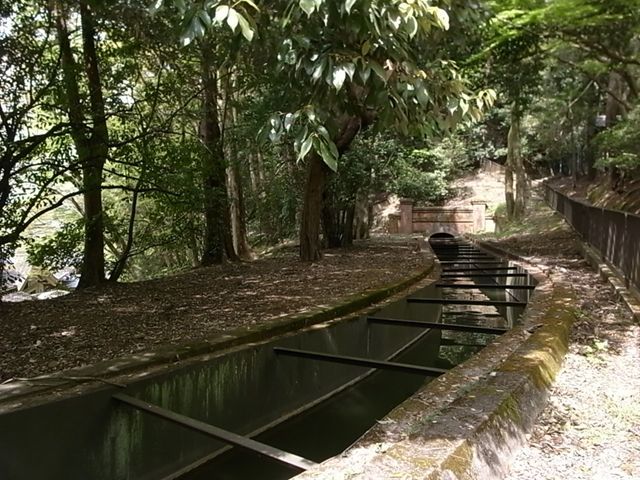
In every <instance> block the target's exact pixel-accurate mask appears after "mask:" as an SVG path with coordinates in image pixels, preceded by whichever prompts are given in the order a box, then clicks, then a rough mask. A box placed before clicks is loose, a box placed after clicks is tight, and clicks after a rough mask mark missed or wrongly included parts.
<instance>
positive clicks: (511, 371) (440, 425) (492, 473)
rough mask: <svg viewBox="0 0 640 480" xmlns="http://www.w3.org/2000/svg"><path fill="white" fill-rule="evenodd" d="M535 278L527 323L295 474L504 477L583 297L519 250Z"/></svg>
mask: <svg viewBox="0 0 640 480" xmlns="http://www.w3.org/2000/svg"><path fill="white" fill-rule="evenodd" d="M472 242H473V243H475V245H476V246H478V247H479V248H481V249H484V250H486V251H489V252H492V253H495V254H497V255H500V256H503V257H506V258H509V259H511V260H514V261H517V262H519V263H521V264H522V266H523V267H525V268H526V269H527V270H528V272H529V273H531V274H532V275H533V276H534V278H535V279H536V280H537V281H538V285H537V286H536V289H535V290H534V293H533V296H532V298H531V299H530V301H529V305H528V307H527V309H526V310H525V312H524V314H523V316H522V325H521V326H518V327H514V328H513V329H512V330H510V331H509V332H507V333H505V334H503V335H501V336H500V337H499V338H498V339H496V341H494V342H493V343H492V344H490V345H489V346H487V347H485V348H484V349H483V350H481V351H480V352H479V353H478V354H476V355H474V356H473V357H472V358H471V359H469V360H468V361H467V362H465V363H463V364H461V365H459V366H457V367H456V368H454V369H452V370H450V371H449V372H447V373H446V374H445V375H443V376H441V377H439V378H437V379H436V380H434V381H432V382H431V383H429V384H427V385H426V386H425V387H424V388H423V389H421V390H419V391H418V392H417V393H416V394H415V395H413V396H412V397H411V398H409V399H408V400H407V401H405V402H403V403H402V404H400V405H399V406H397V407H396V408H395V409H394V410H393V411H392V412H390V413H389V415H387V416H386V417H385V418H384V419H382V420H380V421H379V423H378V424H377V425H376V426H375V427H373V428H372V429H371V430H369V431H368V432H367V433H366V434H365V435H364V436H363V437H362V438H361V439H360V440H358V442H356V443H355V444H354V445H353V446H352V447H351V448H349V449H348V450H347V451H345V452H344V453H343V454H342V455H340V456H337V457H334V458H332V459H329V460H327V461H326V462H323V463H322V464H321V465H319V466H318V467H316V468H313V469H311V470H308V471H307V472H305V473H303V474H301V475H299V476H297V477H295V478H296V480H312V479H313V480H321V479H322V480H329V479H331V480H339V479H347V478H348V479H350V480H351V479H362V480H364V479H371V478H404V479H429V480H436V479H438V480H440V479H442V480H445V479H446V480H453V479H459V480H462V479H465V480H466V479H486V478H501V477H503V476H504V475H505V474H506V473H507V472H508V465H509V462H510V460H511V458H512V457H513V455H514V454H515V452H516V451H517V450H518V449H519V448H520V447H521V446H522V445H523V444H524V443H525V441H526V434H527V433H528V432H529V431H530V430H531V428H532V427H533V424H534V422H535V420H536V418H537V416H538V415H539V414H540V412H541V411H542V409H543V408H544V406H545V404H546V401H547V398H548V394H549V391H550V389H551V386H552V384H553V381H554V379H555V376H556V374H557V373H558V371H559V370H560V367H561V365H562V361H563V359H564V356H565V354H566V353H567V350H568V345H569V333H570V330H571V326H572V324H573V321H574V318H575V305H576V297H575V294H574V292H573V290H572V288H571V286H567V285H563V284H561V283H560V282H558V281H554V278H553V276H551V277H549V276H547V275H545V274H544V272H543V271H542V270H541V269H540V268H538V267H536V266H535V265H531V264H529V263H527V262H525V261H524V260H523V259H522V258H521V257H518V256H517V255H514V254H512V253H510V252H508V251H505V250H502V249H499V248H497V247H495V246H492V245H488V244H486V243H483V242H478V241H473V240H472Z"/></svg>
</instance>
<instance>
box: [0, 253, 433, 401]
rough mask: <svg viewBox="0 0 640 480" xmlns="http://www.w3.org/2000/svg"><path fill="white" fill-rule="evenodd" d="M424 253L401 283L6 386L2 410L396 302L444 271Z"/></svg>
mask: <svg viewBox="0 0 640 480" xmlns="http://www.w3.org/2000/svg"><path fill="white" fill-rule="evenodd" d="M422 255H423V256H424V265H425V266H424V268H423V269H421V270H419V271H417V272H413V273H412V274H411V275H410V276H408V277H407V278H405V279H403V280H401V281H399V282H396V283H393V284H390V285H385V286H383V287H377V288H373V289H369V290H366V291H362V292H359V293H357V294H354V295H350V296H347V297H342V298H339V299H338V300H334V301H333V302H331V301H329V302H328V304H327V305H323V306H319V307H314V308H312V309H310V310H309V311H307V312H304V313H294V314H290V315H286V316H283V317H281V318H277V319H273V320H269V321H267V322H264V323H256V324H252V325H250V326H247V327H241V328H238V329H235V330H231V331H229V332H225V333H219V334H214V335H212V336H210V337H208V338H204V339H202V340H199V341H189V342H184V343H181V344H169V345H165V346H161V347H159V348H157V349H154V350H152V351H148V352H140V353H136V354H132V355H127V356H123V357H120V358H116V359H113V360H106V361H102V362H98V363H95V364H92V365H87V366H83V367H78V368H74V369H70V370H66V371H63V372H56V373H53V374H47V375H41V376H37V377H33V378H29V379H19V380H15V381H12V382H9V383H5V384H0V413H7V412H9V411H12V410H16V409H20V408H26V407H28V406H33V405H38V404H42V403H46V402H48V401H50V400H59V399H60V398H66V397H71V396H77V395H81V394H83V393H85V392H88V391H93V390H96V389H99V388H104V387H105V385H110V384H111V385H113V384H116V385H119V386H124V385H126V384H128V383H130V382H132V381H135V380H136V379H138V378H141V377H143V376H148V375H152V374H154V373H157V371H158V370H162V371H163V372H166V371H167V370H171V369H173V368H178V367H180V366H182V365H184V364H185V363H187V362H189V363H192V362H201V361H202V362H204V361H207V360H209V359H210V358H212V357H214V356H219V355H222V354H224V353H225V352H227V351H229V350H230V349H234V348H241V347H242V346H244V345H249V344H255V343H260V342H263V341H267V340H268V339H271V338H273V337H276V336H280V335H284V334H288V333H292V332H296V331H299V330H303V329H305V328H307V327H310V326H312V325H317V324H320V323H323V322H329V321H338V319H344V318H349V317H350V316H356V314H357V313H360V311H362V310H365V309H367V308H368V307H369V308H375V307H373V306H374V305H376V306H377V305H378V304H381V303H382V302H388V301H392V300H393V299H394V298H395V297H396V296H399V295H403V296H404V295H406V294H407V292H409V291H411V290H413V289H416V288H420V286H422V284H423V283H425V282H431V281H433V279H435V278H436V276H437V275H438V270H437V267H438V264H437V262H436V261H435V259H434V256H433V255H432V254H431V253H430V252H428V251H426V252H424V253H423V254H422Z"/></svg>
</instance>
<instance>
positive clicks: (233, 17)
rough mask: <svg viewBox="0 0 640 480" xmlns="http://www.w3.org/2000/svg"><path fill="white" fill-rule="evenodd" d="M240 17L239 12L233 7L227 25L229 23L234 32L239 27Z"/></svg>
mask: <svg viewBox="0 0 640 480" xmlns="http://www.w3.org/2000/svg"><path fill="white" fill-rule="evenodd" d="M238 17H239V16H238V12H236V11H235V10H234V9H233V8H230V9H229V15H227V25H229V27H230V28H231V30H232V31H234V32H235V31H236V28H237V27H238V23H240V19H239V18H238Z"/></svg>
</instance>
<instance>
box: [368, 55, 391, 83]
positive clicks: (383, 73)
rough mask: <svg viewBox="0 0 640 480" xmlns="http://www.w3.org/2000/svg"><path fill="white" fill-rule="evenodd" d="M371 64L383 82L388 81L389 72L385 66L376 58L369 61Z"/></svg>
mask: <svg viewBox="0 0 640 480" xmlns="http://www.w3.org/2000/svg"><path fill="white" fill-rule="evenodd" d="M369 66H370V67H371V69H372V70H373V71H374V72H376V75H378V77H380V79H381V80H382V81H383V82H385V83H387V72H386V71H385V69H384V68H382V65H380V64H379V63H378V62H376V61H375V60H372V61H371V62H369Z"/></svg>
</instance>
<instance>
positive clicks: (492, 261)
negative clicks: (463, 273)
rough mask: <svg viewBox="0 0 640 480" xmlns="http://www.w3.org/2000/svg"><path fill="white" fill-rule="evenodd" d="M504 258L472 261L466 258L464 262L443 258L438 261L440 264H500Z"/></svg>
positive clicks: (503, 261)
mask: <svg viewBox="0 0 640 480" xmlns="http://www.w3.org/2000/svg"><path fill="white" fill-rule="evenodd" d="M505 262H506V260H502V261H499V260H490V261H487V260H479V261H476V262H474V261H472V260H468V261H466V262H457V261H455V260H443V261H441V262H440V264H442V265H502V264H503V263H505Z"/></svg>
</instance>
